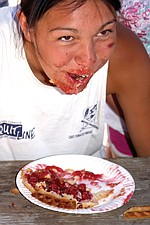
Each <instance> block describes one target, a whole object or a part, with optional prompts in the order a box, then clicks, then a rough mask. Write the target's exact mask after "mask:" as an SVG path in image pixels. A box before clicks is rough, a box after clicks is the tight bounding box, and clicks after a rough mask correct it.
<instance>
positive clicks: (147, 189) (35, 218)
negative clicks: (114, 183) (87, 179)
mask: <svg viewBox="0 0 150 225" xmlns="http://www.w3.org/2000/svg"><path fill="white" fill-rule="evenodd" d="M110 161H112V162H115V163H117V164H119V165H121V166H123V167H124V168H126V169H127V170H128V171H129V172H130V173H131V175H132V176H133V178H134V180H135V183H136V188H135V193H134V195H133V196H132V198H131V199H130V201H129V202H127V204H125V205H124V206H122V207H120V208H118V209H116V210H113V211H110V212H106V213H97V214H91V215H75V214H66V213H58V212H54V211H51V210H48V209H43V208H41V207H39V206H37V205H34V204H32V203H31V202H29V201H28V200H26V199H25V198H24V197H23V196H22V195H21V194H18V195H15V194H13V193H11V189H13V188H15V187H16V185H15V178H16V174H17V172H18V171H19V170H20V168H21V167H23V166H24V165H25V164H27V163H28V162H27V161H12V162H11V161H8V162H6V161H0V224H7V225H8V224H13V225H16V224H22V225H32V224H40V225H48V224H50V225H51V224H52V225H56V224H57V225H59V224H62V225H63V224H64V225H70V224H71V225H77V224H78V225H81V224H82V225H85V224H86V225H99V224H105V225H112V224H114V225H118V224H120V225H124V224H125V225H128V224H130V225H132V224H136V225H139V224H142V225H149V224H150V219H140V220H139V219H138V220H133V219H132V220H131V219H130V220H125V219H124V218H123V213H124V211H125V210H127V209H128V208H130V207H132V206H138V205H150V158H128V159H112V160H110Z"/></svg>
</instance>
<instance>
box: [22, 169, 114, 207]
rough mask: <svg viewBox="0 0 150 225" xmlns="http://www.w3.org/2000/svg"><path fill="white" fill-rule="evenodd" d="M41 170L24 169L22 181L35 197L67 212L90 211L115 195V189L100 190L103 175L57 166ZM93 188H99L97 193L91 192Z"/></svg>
mask: <svg viewBox="0 0 150 225" xmlns="http://www.w3.org/2000/svg"><path fill="white" fill-rule="evenodd" d="M40 167H41V168H39V169H36V170H32V169H25V170H22V179H23V183H24V185H25V186H26V187H27V188H28V189H29V190H30V191H31V192H32V196H33V197H35V198H37V199H38V200H40V201H42V202H44V203H46V204H49V205H53V206H56V207H59V208H67V209H77V208H89V207H94V206H96V205H98V201H99V200H100V199H102V198H106V197H108V196H109V195H110V194H112V192H113V189H110V190H108V191H104V190H100V185H99V180H100V179H101V177H102V175H100V174H94V173H92V172H89V171H85V170H79V171H73V170H62V169H61V168H60V167H56V166H46V165H42V166H41V165H40ZM93 187H94V188H96V189H97V192H96V194H95V193H93V192H92V188H93Z"/></svg>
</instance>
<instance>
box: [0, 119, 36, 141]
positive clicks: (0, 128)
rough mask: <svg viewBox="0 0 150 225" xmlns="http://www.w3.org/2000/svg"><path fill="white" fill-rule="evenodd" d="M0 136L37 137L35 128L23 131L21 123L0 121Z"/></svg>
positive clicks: (13, 137)
mask: <svg viewBox="0 0 150 225" xmlns="http://www.w3.org/2000/svg"><path fill="white" fill-rule="evenodd" d="M0 137H1V138H2V137H9V138H12V139H18V140H19V139H33V138H34V137H35V128H32V129H31V130H29V131H23V126H22V124H20V123H18V124H17V123H8V122H2V123H0Z"/></svg>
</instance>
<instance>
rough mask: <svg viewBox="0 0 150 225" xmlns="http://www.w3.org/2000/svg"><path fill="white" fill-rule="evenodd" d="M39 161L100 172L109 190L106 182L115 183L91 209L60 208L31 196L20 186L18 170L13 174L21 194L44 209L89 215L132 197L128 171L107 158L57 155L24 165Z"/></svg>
mask: <svg viewBox="0 0 150 225" xmlns="http://www.w3.org/2000/svg"><path fill="white" fill-rule="evenodd" d="M39 164H47V165H55V166H58V167H61V168H62V169H68V168H70V169H73V170H82V169H85V170H87V171H91V172H93V173H96V174H103V180H105V181H103V184H102V186H103V190H108V189H111V188H110V187H109V186H108V185H106V184H107V183H111V184H113V183H114V184H116V183H117V185H115V186H114V187H113V189H114V193H113V194H111V195H110V196H109V197H107V198H105V199H103V200H100V201H99V205H98V206H96V207H93V208H88V209H75V210H72V209H71V210H68V209H61V208H57V207H53V206H49V205H47V204H45V203H43V202H41V201H39V200H37V199H36V198H34V197H32V196H31V192H30V191H29V190H28V189H27V188H26V187H25V186H24V185H23V183H22V179H21V177H20V175H21V170H20V171H19V172H18V174H17V177H16V184H17V186H18V189H19V191H20V192H21V194H22V195H23V196H24V197H25V198H27V199H28V200H29V201H30V202H32V203H34V204H36V205H39V206H41V207H43V208H46V209H50V210H54V211H58V212H65V213H76V214H77V213H78V214H91V213H101V212H107V211H111V210H114V209H116V208H119V207H121V206H122V205H124V204H125V203H126V202H127V201H129V199H130V198H131V197H132V195H133V193H134V190H135V183H134V180H133V178H132V176H131V175H130V173H129V172H128V171H127V170H126V169H124V168H123V167H121V166H119V165H117V164H115V163H112V162H109V161H107V160H104V159H101V158H96V157H92V156H85V155H58V156H51V157H46V158H42V159H39V160H36V161H33V162H31V163H29V164H27V165H26V166H24V167H23V169H24V168H32V169H35V168H36V167H37V166H38V165H39Z"/></svg>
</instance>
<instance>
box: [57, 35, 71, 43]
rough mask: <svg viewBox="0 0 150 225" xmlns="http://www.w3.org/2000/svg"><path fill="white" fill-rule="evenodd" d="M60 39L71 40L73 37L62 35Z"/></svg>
mask: <svg viewBox="0 0 150 225" xmlns="http://www.w3.org/2000/svg"><path fill="white" fill-rule="evenodd" d="M58 40H60V41H65V42H69V41H72V40H73V37H72V36H63V37H60V38H59V39H58Z"/></svg>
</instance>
